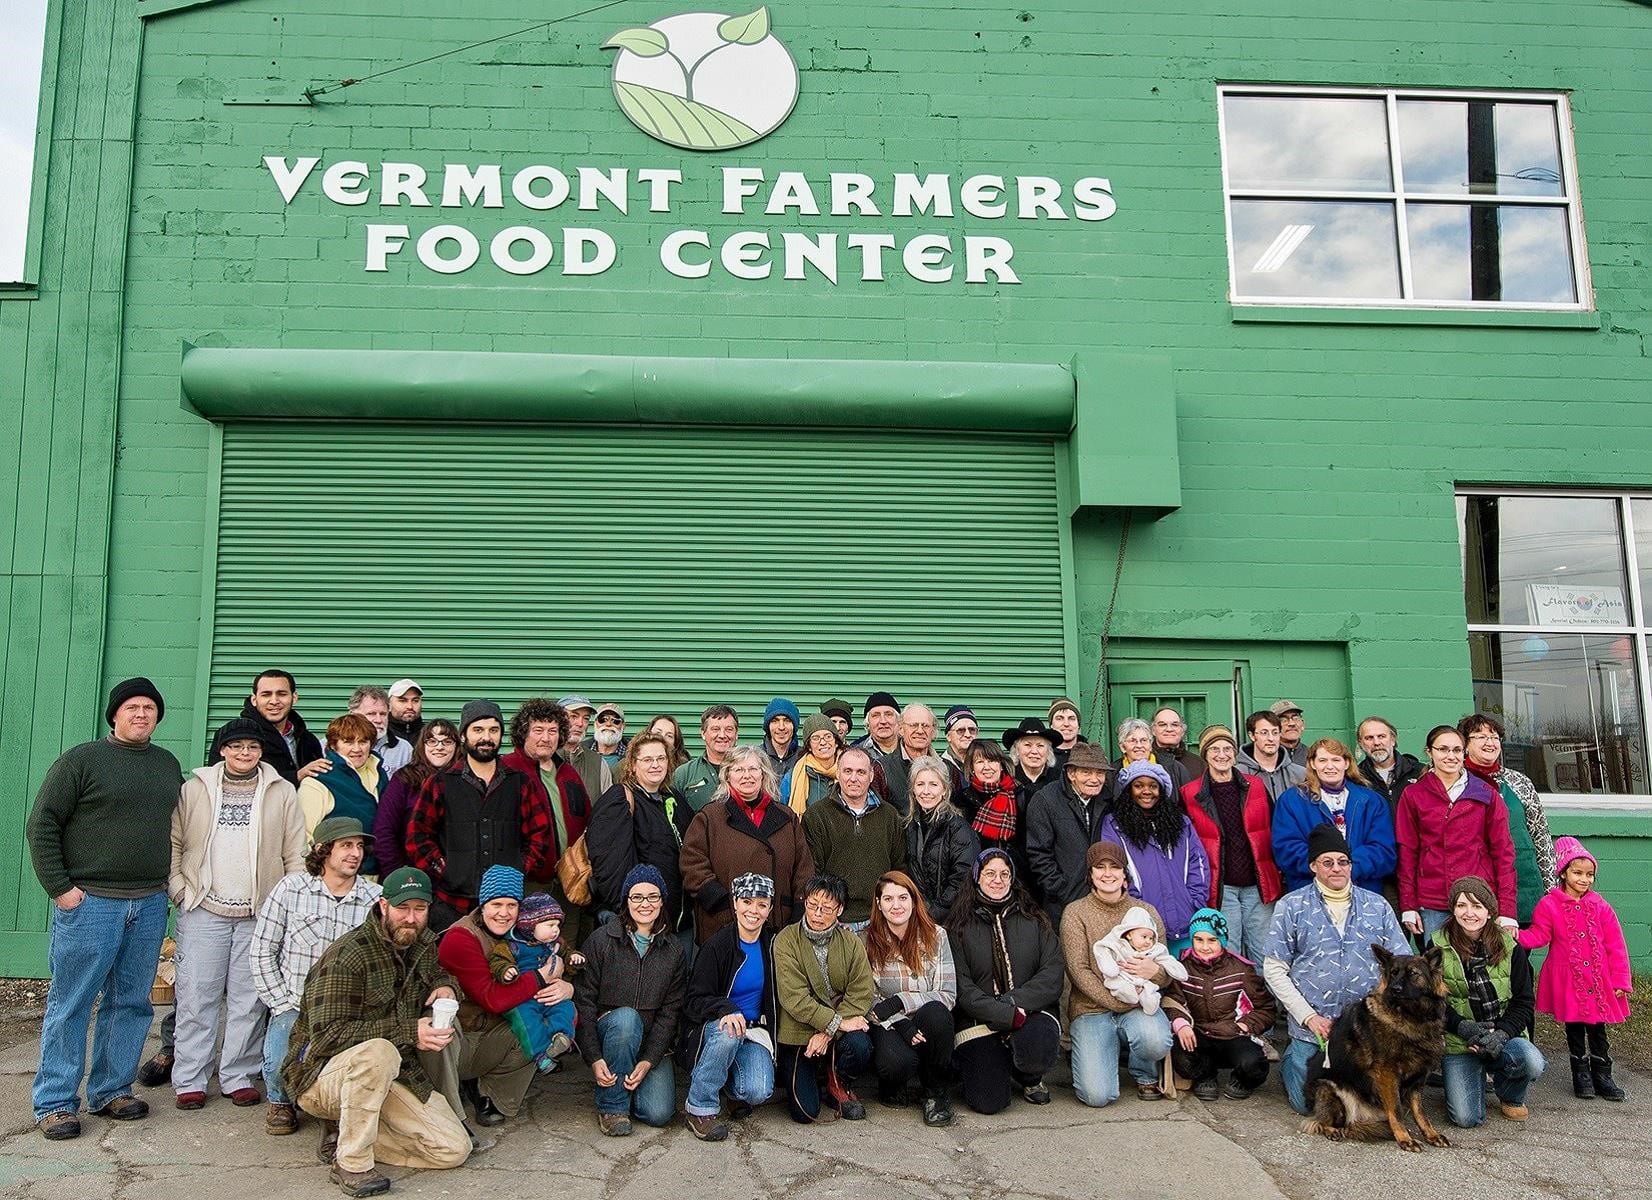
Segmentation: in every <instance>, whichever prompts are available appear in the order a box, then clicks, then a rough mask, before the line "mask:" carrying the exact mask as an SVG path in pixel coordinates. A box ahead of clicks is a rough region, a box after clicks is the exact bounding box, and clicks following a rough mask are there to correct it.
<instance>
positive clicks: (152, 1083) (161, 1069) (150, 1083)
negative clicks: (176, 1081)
mask: <svg viewBox="0 0 1652 1200" xmlns="http://www.w3.org/2000/svg"><path fill="white" fill-rule="evenodd" d="M138 1082H139V1083H141V1084H143V1086H144V1087H160V1086H161V1085H162V1084H163V1083H171V1082H172V1055H170V1054H168V1053H166V1052H165V1051H164V1050H163V1051H162V1052H161V1053H159V1054H157V1055H155V1056H154V1057H153V1058H151V1059H150V1060H149V1061H148V1062H146V1063H144V1064H143V1066H141V1067H139V1068H138Z"/></svg>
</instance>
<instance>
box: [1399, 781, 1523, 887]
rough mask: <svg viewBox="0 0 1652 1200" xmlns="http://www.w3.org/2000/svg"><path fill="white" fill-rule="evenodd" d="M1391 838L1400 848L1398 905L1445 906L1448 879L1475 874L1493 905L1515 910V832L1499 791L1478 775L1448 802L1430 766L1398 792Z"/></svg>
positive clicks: (1444, 791) (1449, 884)
mask: <svg viewBox="0 0 1652 1200" xmlns="http://www.w3.org/2000/svg"><path fill="white" fill-rule="evenodd" d="M1394 841H1395V844H1396V845H1397V846H1398V848H1399V852H1400V870H1399V876H1400V879H1399V883H1400V909H1401V911H1408V912H1416V911H1418V910H1420V909H1424V908H1432V909H1437V910H1441V911H1443V910H1445V909H1446V908H1447V906H1448V904H1449V901H1450V897H1449V896H1448V895H1447V893H1448V892H1449V891H1450V890H1451V885H1452V883H1453V882H1455V881H1456V880H1458V879H1461V878H1462V877H1463V876H1464V875H1478V876H1479V877H1480V878H1481V879H1484V880H1485V881H1486V882H1487V883H1489V884H1491V890H1492V891H1494V892H1496V893H1497V911H1498V912H1500V913H1506V914H1508V915H1511V916H1512V915H1513V914H1515V913H1517V912H1518V911H1519V910H1520V905H1519V902H1518V898H1517V895H1516V892H1515V879H1514V838H1513V836H1512V835H1511V834H1510V833H1509V810H1508V807H1507V806H1506V805H1505V804H1504V803H1503V797H1502V796H1500V795H1499V794H1498V793H1497V791H1496V789H1494V788H1493V787H1492V786H1491V785H1490V784H1488V783H1486V782H1485V781H1484V780H1483V779H1479V778H1477V777H1475V776H1473V775H1470V776H1469V777H1468V787H1466V788H1465V789H1463V794H1462V795H1461V796H1460V797H1458V799H1457V802H1456V803H1455V804H1453V803H1451V802H1450V801H1449V800H1448V798H1447V796H1446V790H1445V784H1443V783H1441V782H1440V777H1439V776H1438V775H1436V774H1434V772H1433V771H1424V772H1423V777H1422V778H1421V779H1419V780H1417V782H1416V783H1413V784H1412V785H1411V786H1410V787H1408V788H1406V789H1405V791H1403V792H1401V793H1400V806H1399V809H1398V811H1396V812H1395V814H1394Z"/></svg>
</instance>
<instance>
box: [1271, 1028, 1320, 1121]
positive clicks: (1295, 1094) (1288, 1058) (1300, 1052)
mask: <svg viewBox="0 0 1652 1200" xmlns="http://www.w3.org/2000/svg"><path fill="white" fill-rule="evenodd" d="M1323 1053H1324V1051H1322V1050H1321V1049H1320V1048H1319V1043H1318V1042H1305V1041H1303V1040H1302V1039H1301V1038H1292V1039H1291V1044H1290V1045H1289V1046H1287V1047H1285V1053H1283V1054H1281V1055H1280V1056H1279V1078H1280V1079H1281V1080H1282V1081H1283V1082H1284V1084H1285V1099H1287V1100H1289V1101H1290V1102H1291V1107H1292V1108H1294V1109H1296V1111H1297V1112H1299V1113H1301V1114H1302V1115H1303V1116H1307V1115H1308V1098H1307V1096H1306V1095H1305V1094H1304V1089H1305V1088H1306V1087H1307V1084H1308V1064H1309V1063H1311V1062H1313V1060H1314V1055H1316V1054H1323Z"/></svg>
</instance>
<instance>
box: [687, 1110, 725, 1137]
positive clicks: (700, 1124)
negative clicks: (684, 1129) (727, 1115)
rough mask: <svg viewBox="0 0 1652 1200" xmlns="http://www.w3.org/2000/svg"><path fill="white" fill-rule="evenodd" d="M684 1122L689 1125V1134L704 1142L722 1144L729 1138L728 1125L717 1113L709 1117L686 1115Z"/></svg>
mask: <svg viewBox="0 0 1652 1200" xmlns="http://www.w3.org/2000/svg"><path fill="white" fill-rule="evenodd" d="M683 1121H684V1122H685V1123H686V1124H687V1125H688V1130H689V1132H690V1133H692V1134H693V1135H694V1136H695V1137H697V1138H699V1139H700V1140H701V1141H702V1142H720V1141H722V1140H723V1139H724V1138H726V1137H728V1123H727V1122H726V1121H724V1120H723V1118H722V1117H720V1116H718V1115H717V1114H715V1113H713V1114H712V1115H711V1116H709V1117H701V1116H696V1115H695V1114H694V1113H684V1114H683Z"/></svg>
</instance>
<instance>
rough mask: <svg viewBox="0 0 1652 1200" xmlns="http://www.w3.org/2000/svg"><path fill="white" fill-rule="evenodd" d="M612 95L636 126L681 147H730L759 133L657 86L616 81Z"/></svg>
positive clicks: (760, 135) (745, 141)
mask: <svg viewBox="0 0 1652 1200" xmlns="http://www.w3.org/2000/svg"><path fill="white" fill-rule="evenodd" d="M614 94H615V95H616V96H618V97H619V102H620V108H622V109H623V110H624V111H625V115H626V116H628V117H630V118H631V120H632V121H633V122H634V123H635V124H636V126H637V128H639V129H641V130H642V131H643V132H644V133H646V134H648V135H649V136H650V137H656V138H659V139H660V141H662V142H666V143H668V144H670V145H673V146H681V147H683V149H685V150H732V149H734V148H735V147H736V146H745V145H749V144H750V143H752V142H755V141H756V140H757V139H758V138H760V137H762V136H763V135H762V134H760V133H758V132H757V130H755V129H753V128H752V127H751V126H750V125H747V124H745V123H744V122H743V121H736V120H735V119H734V118H733V117H731V116H729V115H728V114H727V113H721V112H718V111H717V110H716V109H715V108H711V107H710V106H708V105H705V104H701V103H699V102H698V101H695V100H684V99H683V98H682V97H681V96H674V95H672V94H671V93H670V92H662V91H660V90H659V89H658V88H651V87H644V86H642V85H641V84H638V83H624V82H621V81H618V80H616V81H615V83H614Z"/></svg>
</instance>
